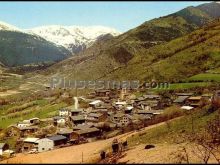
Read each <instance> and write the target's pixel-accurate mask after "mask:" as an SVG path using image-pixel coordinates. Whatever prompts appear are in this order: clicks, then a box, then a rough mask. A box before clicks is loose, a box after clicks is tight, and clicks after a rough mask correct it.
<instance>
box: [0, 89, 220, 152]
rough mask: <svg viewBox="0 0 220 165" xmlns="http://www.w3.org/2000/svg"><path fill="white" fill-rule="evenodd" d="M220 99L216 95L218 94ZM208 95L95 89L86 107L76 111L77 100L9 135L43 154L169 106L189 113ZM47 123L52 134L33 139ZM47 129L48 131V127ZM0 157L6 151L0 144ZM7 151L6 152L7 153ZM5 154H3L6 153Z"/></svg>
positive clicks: (23, 149) (25, 147)
mask: <svg viewBox="0 0 220 165" xmlns="http://www.w3.org/2000/svg"><path fill="white" fill-rule="evenodd" d="M219 96H220V95H219ZM212 97H213V95H212V94H204V95H201V96H194V94H193V93H176V94H175V96H174V98H172V99H169V98H163V97H162V96H160V95H157V94H154V93H148V94H145V95H142V96H140V97H136V96H135V95H133V94H132V92H131V91H129V90H124V89H123V90H119V91H111V90H96V91H95V92H93V93H89V95H88V96H87V98H88V100H89V102H88V107H87V108H79V103H78V98H77V97H74V100H75V104H74V105H72V106H69V107H65V108H62V109H59V110H58V115H57V116H54V117H53V118H50V119H42V120H40V119H39V118H32V119H29V120H24V121H22V122H19V123H17V124H16V125H14V126H11V129H9V130H10V131H9V132H10V134H11V135H12V136H18V135H19V137H20V139H19V140H18V141H20V142H21V146H20V150H19V151H21V152H29V153H34V152H44V151H49V150H52V149H55V148H59V147H63V146H69V145H73V144H79V143H84V142H90V141H94V140H97V139H101V138H103V135H105V134H107V133H109V132H113V131H115V130H120V129H122V128H125V127H129V125H130V124H137V125H138V124H140V123H141V122H143V121H146V120H151V119H152V118H153V117H154V116H155V115H160V114H162V113H163V112H164V108H165V107H167V106H170V105H172V104H178V105H180V107H181V109H185V110H191V109H193V108H196V107H198V106H199V105H200V102H201V100H203V99H206V100H208V101H211V99H212ZM42 121H47V122H48V121H49V123H50V124H51V125H53V127H55V128H56V131H55V132H53V133H49V134H46V135H44V136H42V135H41V136H40V135H39V136H37V135H36V133H37V132H39V129H40V128H39V124H40V123H41V122H42ZM49 130H50V128H49ZM1 148H2V151H1V150H0V155H1V154H2V152H3V150H5V151H7V150H9V148H7V147H5V148H4V146H3V145H2V146H1V145H0V149H1ZM9 151H10V150H9ZM9 151H7V152H9Z"/></svg>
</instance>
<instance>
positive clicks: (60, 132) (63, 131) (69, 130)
mask: <svg viewBox="0 0 220 165" xmlns="http://www.w3.org/2000/svg"><path fill="white" fill-rule="evenodd" d="M72 132H73V130H72V129H69V128H60V129H59V130H58V131H57V133H58V134H70V133H72Z"/></svg>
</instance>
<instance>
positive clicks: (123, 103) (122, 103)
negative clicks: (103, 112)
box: [114, 100, 127, 110]
mask: <svg viewBox="0 0 220 165" xmlns="http://www.w3.org/2000/svg"><path fill="white" fill-rule="evenodd" d="M114 105H115V107H116V109H118V110H122V109H123V108H125V107H126V105H127V103H126V101H119V100H118V101H117V102H115V104H114Z"/></svg>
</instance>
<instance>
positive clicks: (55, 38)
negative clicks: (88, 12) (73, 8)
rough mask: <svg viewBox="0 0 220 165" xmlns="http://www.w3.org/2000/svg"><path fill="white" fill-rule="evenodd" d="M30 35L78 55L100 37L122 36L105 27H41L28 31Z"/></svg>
mask: <svg viewBox="0 0 220 165" xmlns="http://www.w3.org/2000/svg"><path fill="white" fill-rule="evenodd" d="M26 32H28V33H32V34H35V35H39V36H41V37H43V38H44V39H46V40H48V41H51V42H53V43H55V44H57V45H61V46H64V47H65V48H67V49H68V50H69V51H71V52H72V53H78V52H80V51H82V50H84V49H85V48H87V47H89V46H90V45H92V43H94V42H95V41H96V40H97V39H98V38H99V37H100V36H102V35H105V34H111V35H112V36H117V35H119V34H121V33H120V32H118V31H117V30H115V29H113V28H109V27H104V26H88V27H84V26H60V25H50V26H41V27H36V28H33V29H28V30H26Z"/></svg>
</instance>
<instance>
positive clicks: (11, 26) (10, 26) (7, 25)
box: [0, 21, 21, 31]
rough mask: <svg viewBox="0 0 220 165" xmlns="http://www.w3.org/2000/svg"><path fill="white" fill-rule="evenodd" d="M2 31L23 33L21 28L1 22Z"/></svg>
mask: <svg viewBox="0 0 220 165" xmlns="http://www.w3.org/2000/svg"><path fill="white" fill-rule="evenodd" d="M0 30H8V31H21V30H20V29H19V28H17V27H15V26H13V25H10V24H8V23H5V22H2V21H0Z"/></svg>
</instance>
